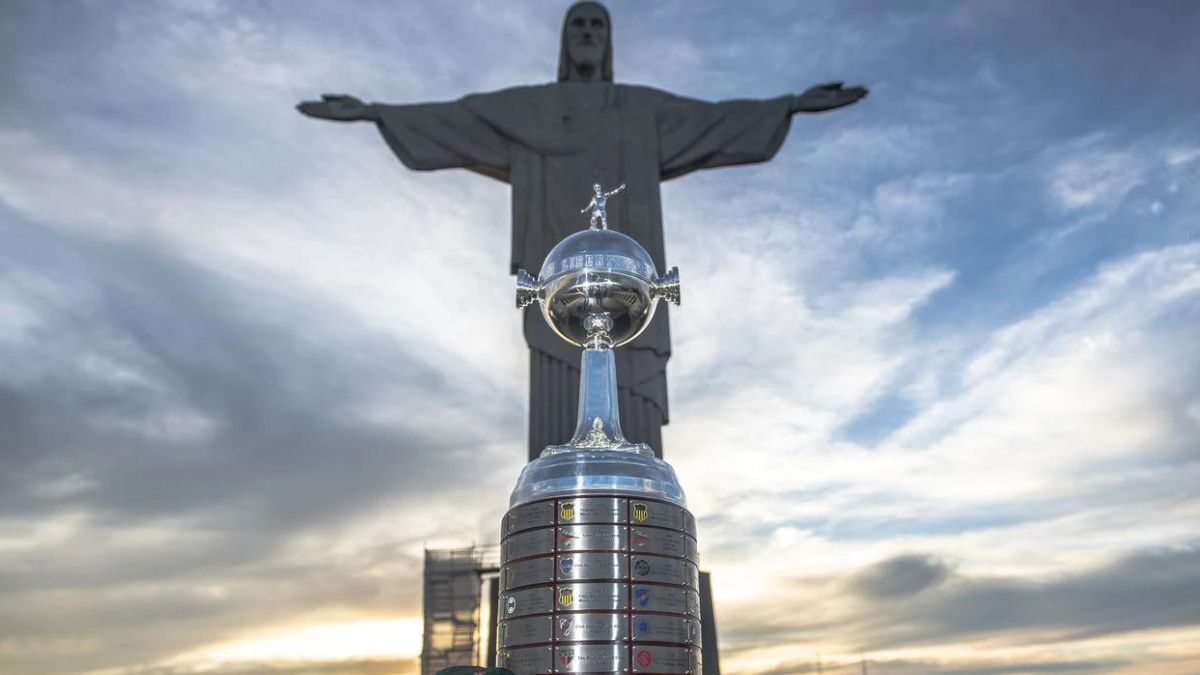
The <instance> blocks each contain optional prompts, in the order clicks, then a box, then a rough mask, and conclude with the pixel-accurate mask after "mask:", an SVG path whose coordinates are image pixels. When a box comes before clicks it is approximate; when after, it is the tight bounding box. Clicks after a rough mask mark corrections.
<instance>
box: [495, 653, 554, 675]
mask: <svg viewBox="0 0 1200 675" xmlns="http://www.w3.org/2000/svg"><path fill="white" fill-rule="evenodd" d="M496 657H497V658H496V665H498V666H500V667H501V668H508V669H509V670H511V671H513V672H514V673H521V675H529V674H530V673H549V672H553V670H554V648H553V647H524V648H522V649H499V650H497V654H496Z"/></svg>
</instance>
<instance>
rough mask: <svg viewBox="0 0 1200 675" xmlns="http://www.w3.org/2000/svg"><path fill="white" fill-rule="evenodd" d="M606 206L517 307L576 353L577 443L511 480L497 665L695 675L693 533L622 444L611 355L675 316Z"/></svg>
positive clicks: (661, 283)
mask: <svg viewBox="0 0 1200 675" xmlns="http://www.w3.org/2000/svg"><path fill="white" fill-rule="evenodd" d="M623 187H624V185H622V186H621V187H619V188H617V189H616V190H613V191H611V192H608V193H606V192H604V191H603V190H602V189H601V187H600V186H599V185H595V186H593V189H594V191H595V195H594V196H593V198H592V202H591V203H590V204H588V205H587V206H586V207H584V211H587V210H588V209H591V210H592V218H591V227H590V228H589V229H586V230H583V231H580V232H576V233H575V234H572V235H571V236H569V237H567V238H566V239H564V240H562V241H561V242H560V243H559V244H558V245H557V246H555V247H554V249H553V250H552V251H550V254H549V255H547V256H546V260H545V262H544V263H543V265H542V269H541V273H540V274H538V277H537V278H536V279H534V278H533V277H532V276H531V275H530V274H529V273H528V272H526V271H524V270H521V271H520V272H518V274H517V307H518V308H521V307H525V306H527V305H529V304H532V303H534V302H537V303H539V305H540V309H541V311H542V316H543V317H544V318H545V319H546V321H547V322H548V323H549V324H550V327H551V328H552V329H553V330H554V331H555V332H556V333H557V334H558V335H559V336H560V337H562V338H563V339H564V340H566V341H568V342H570V343H572V344H574V345H577V346H581V347H583V348H584V349H583V356H582V362H581V365H580V380H579V417H578V422H577V424H576V428H575V436H574V437H573V438H571V439H570V440H569V441H567V442H566V443H564V444H562V445H551V446H549V447H547V448H546V449H545V450H544V451H543V452H542V454H541V456H540V457H538V458H537V459H536V460H534V461H532V462H530V463H529V464H528V465H526V467H525V469H524V471H522V472H521V476H520V478H518V479H517V485H516V488H515V489H514V490H513V493H512V498H511V500H510V502H509V506H510V508H509V511H508V513H507V514H506V515H505V516H504V524H503V526H502V529H501V546H500V555H501V564H500V584H501V587H500V606H499V608H498V610H499V611H498V616H499V625H498V626H497V631H498V633H497V636H498V641H497V645H498V654H497V663H498V664H499V665H501V666H504V667H506V668H509V669H510V670H512V671H514V672H515V673H517V675H529V674H540V673H629V672H634V673H699V672H700V670H701V665H700V664H701V658H700V597H699V593H698V590H699V571H698V568H697V564H698V561H697V554H696V521H695V519H694V518H693V517H692V514H691V513H689V512H688V511H687V508H686V503H685V501H684V494H683V489H682V488H681V487H680V486H679V481H678V479H677V478H676V477H675V471H674V470H673V469H672V468H671V466H670V465H669V464H667V463H666V462H664V461H662V460H660V459H657V458H656V457H655V456H654V452H653V451H652V450H651V449H650V447H649V446H648V445H646V444H644V443H631V442H629V441H627V440H626V439H625V437H624V436H623V435H622V433H621V420H620V418H619V417H618V413H617V377H616V367H615V362H614V359H613V351H612V350H613V349H614V348H616V347H619V346H621V345H623V344H625V343H627V342H629V341H630V340H632V339H634V338H635V337H637V336H638V334H639V333H641V332H642V330H644V329H645V328H646V326H647V325H648V324H649V322H650V319H651V318H652V317H653V315H654V308H655V306H656V305H657V302H658V300H659V299H664V300H667V301H669V302H673V303H675V304H677V305H678V304H679V275H678V272H677V270H676V268H672V269H671V271H670V272H668V273H666V274H664V275H663V276H659V275H658V273H657V271H656V270H655V267H654V262H653V260H652V259H651V258H650V256H649V254H647V253H646V251H645V249H643V248H642V246H641V245H640V244H638V243H637V242H636V241H634V240H633V239H631V238H630V237H628V236H626V235H624V234H621V233H619V232H615V231H613V230H609V229H608V219H607V216H606V213H605V206H606V202H607V199H608V197H610V196H612V195H613V194H615V193H616V192H619V191H620V190H621V188H623Z"/></svg>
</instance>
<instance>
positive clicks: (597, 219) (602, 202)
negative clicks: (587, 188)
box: [579, 183, 625, 230]
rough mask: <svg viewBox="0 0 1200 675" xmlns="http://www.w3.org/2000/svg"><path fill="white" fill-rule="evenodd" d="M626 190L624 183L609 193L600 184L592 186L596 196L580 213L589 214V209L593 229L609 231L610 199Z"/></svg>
mask: <svg viewBox="0 0 1200 675" xmlns="http://www.w3.org/2000/svg"><path fill="white" fill-rule="evenodd" d="M624 189H625V184H624V183H621V185H620V186H618V187H617V189H615V190H610V191H608V192H605V191H604V188H602V187H600V184H599V183H596V184H595V185H593V186H592V190H593V191H595V194H594V195H592V201H590V202H588V205H587V206H585V207H583V208H582V209H581V210H580V211H579V212H580V213H587V210H588V209H591V210H592V220H591V228H592V229H593V230H595V229H602V230H607V229H608V198H609V197H611V196H613V195H615V194H617V193H618V192H620V191H621V190H624Z"/></svg>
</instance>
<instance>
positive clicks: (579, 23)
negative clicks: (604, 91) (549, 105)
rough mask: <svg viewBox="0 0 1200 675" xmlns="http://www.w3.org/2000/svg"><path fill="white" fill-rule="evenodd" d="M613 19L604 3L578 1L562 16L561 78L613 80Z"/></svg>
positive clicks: (559, 76) (559, 61) (586, 80)
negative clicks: (610, 17) (564, 16)
mask: <svg viewBox="0 0 1200 675" xmlns="http://www.w3.org/2000/svg"><path fill="white" fill-rule="evenodd" d="M612 70H613V69H612V22H611V20H610V19H609V15H608V10H607V9H606V8H605V7H604V5H602V4H600V3H598V2H592V1H591V0H584V2H577V3H575V4H574V5H571V7H570V9H568V10H567V16H566V18H564V19H563V29H562V48H561V49H560V50H559V54H558V81H559V82H566V81H568V80H575V81H583V82H589V81H590V82H601V81H603V82H612V79H613V74H612Z"/></svg>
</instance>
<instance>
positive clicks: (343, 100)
mask: <svg viewBox="0 0 1200 675" xmlns="http://www.w3.org/2000/svg"><path fill="white" fill-rule="evenodd" d="M296 110H299V111H300V112H301V113H304V114H305V115H308V116H309V117H315V118H317V119H321V120H333V121H335V122H375V121H378V120H379V112H378V111H377V110H376V109H375V106H374V105H372V104H370V103H363V102H362V101H360V100H358V99H357V98H355V97H353V96H350V95H349V94H321V100H320V101H301V102H300V103H298V104H296Z"/></svg>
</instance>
